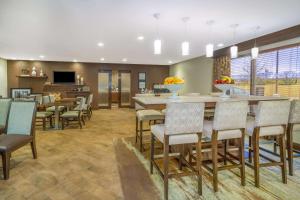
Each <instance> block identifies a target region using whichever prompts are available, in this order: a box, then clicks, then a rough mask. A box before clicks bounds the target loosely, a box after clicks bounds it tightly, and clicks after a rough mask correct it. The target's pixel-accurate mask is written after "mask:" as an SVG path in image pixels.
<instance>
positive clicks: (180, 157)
mask: <svg viewBox="0 0 300 200" xmlns="http://www.w3.org/2000/svg"><path fill="white" fill-rule="evenodd" d="M183 151H184V145H183V144H180V145H179V159H178V168H179V170H182V159H183V154H184V152H183Z"/></svg>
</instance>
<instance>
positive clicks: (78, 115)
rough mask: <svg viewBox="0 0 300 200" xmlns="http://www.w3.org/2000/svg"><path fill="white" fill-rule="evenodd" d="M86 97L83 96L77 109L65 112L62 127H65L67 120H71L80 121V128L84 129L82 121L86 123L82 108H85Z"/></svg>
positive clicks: (62, 117)
mask: <svg viewBox="0 0 300 200" xmlns="http://www.w3.org/2000/svg"><path fill="white" fill-rule="evenodd" d="M85 101H86V99H85V98H81V100H80V104H79V107H78V109H77V110H70V111H67V112H65V113H63V114H62V115H61V116H60V117H61V119H62V120H61V124H62V126H61V127H62V129H64V128H65V122H68V123H69V122H70V121H75V122H78V124H79V127H80V129H82V123H83V124H85V122H84V119H83V115H82V110H83V105H84V103H85Z"/></svg>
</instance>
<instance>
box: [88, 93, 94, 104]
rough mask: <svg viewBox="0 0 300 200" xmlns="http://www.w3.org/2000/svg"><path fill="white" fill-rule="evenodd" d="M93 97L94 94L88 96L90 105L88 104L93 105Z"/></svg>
mask: <svg viewBox="0 0 300 200" xmlns="http://www.w3.org/2000/svg"><path fill="white" fill-rule="evenodd" d="M93 97H94V95H93V94H90V95H89V97H88V99H87V105H88V106H91V105H92V102H93Z"/></svg>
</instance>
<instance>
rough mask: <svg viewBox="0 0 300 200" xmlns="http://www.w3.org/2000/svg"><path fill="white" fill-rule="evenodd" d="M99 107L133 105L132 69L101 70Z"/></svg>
mask: <svg viewBox="0 0 300 200" xmlns="http://www.w3.org/2000/svg"><path fill="white" fill-rule="evenodd" d="M98 95H99V98H98V107H99V108H106V109H107V108H108V109H111V108H118V107H120V108H126V107H130V106H131V71H129V70H101V71H99V73H98Z"/></svg>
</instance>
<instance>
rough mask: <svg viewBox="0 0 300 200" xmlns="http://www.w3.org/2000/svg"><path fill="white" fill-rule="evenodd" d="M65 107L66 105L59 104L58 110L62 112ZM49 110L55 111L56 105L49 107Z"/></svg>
mask: <svg viewBox="0 0 300 200" xmlns="http://www.w3.org/2000/svg"><path fill="white" fill-rule="evenodd" d="M64 109H65V107H64V106H58V111H59V112H61V111H63V110H64ZM46 111H47V112H55V106H50V107H49V108H46Z"/></svg>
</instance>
